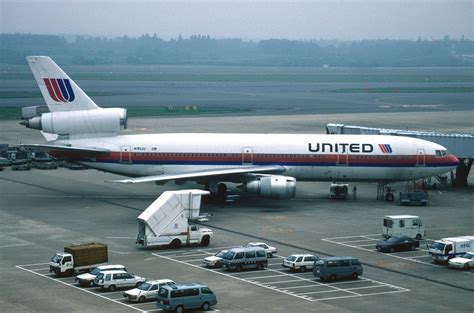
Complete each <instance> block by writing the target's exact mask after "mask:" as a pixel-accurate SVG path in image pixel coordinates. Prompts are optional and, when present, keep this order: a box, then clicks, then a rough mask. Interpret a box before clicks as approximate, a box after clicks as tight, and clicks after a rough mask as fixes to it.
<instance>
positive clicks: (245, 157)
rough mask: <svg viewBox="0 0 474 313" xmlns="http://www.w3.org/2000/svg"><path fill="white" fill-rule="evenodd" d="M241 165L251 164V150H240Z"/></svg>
mask: <svg viewBox="0 0 474 313" xmlns="http://www.w3.org/2000/svg"><path fill="white" fill-rule="evenodd" d="M242 164H246V165H249V164H253V151H252V148H249V147H244V148H242Z"/></svg>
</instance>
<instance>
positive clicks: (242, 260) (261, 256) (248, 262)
mask: <svg viewBox="0 0 474 313" xmlns="http://www.w3.org/2000/svg"><path fill="white" fill-rule="evenodd" d="M222 265H223V266H224V267H225V268H227V269H228V270H230V271H236V272H240V271H242V270H243V269H257V270H263V269H264V268H265V267H267V266H268V257H267V252H266V251H265V249H263V248H262V247H240V248H232V249H229V251H227V253H226V254H225V255H224V256H223V257H222Z"/></svg>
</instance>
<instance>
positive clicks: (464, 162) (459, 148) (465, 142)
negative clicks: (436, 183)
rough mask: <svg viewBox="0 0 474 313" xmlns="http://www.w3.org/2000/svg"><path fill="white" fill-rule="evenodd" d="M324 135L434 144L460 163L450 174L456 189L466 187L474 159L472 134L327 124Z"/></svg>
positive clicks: (473, 138)
mask: <svg viewBox="0 0 474 313" xmlns="http://www.w3.org/2000/svg"><path fill="white" fill-rule="evenodd" d="M326 133H327V134H346V135H351V134H352V135H392V136H406V137H414V138H419V139H424V140H428V141H431V142H435V143H437V144H440V145H442V146H444V147H446V148H447V149H448V150H449V151H450V152H451V153H453V154H454V155H455V156H457V157H458V159H459V161H460V163H459V166H458V167H457V169H456V173H455V174H453V173H452V177H451V179H452V183H453V185H454V186H457V187H465V186H467V177H468V176H469V172H470V170H471V167H472V160H473V158H474V135H472V134H442V133H436V132H430V131H415V130H400V129H386V128H374V127H364V126H351V125H344V124H336V123H330V124H327V125H326Z"/></svg>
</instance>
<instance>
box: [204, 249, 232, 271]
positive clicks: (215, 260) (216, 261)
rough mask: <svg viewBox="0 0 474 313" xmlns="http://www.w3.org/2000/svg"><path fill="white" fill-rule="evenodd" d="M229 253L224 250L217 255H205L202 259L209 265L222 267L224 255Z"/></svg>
mask: <svg viewBox="0 0 474 313" xmlns="http://www.w3.org/2000/svg"><path fill="white" fill-rule="evenodd" d="M226 253H227V250H222V251H220V252H218V253H216V254H215V255H211V256H208V257H205V258H204V259H203V260H202V261H203V262H204V265H206V266H208V267H221V266H222V263H221V261H222V257H223V256H224V254H226Z"/></svg>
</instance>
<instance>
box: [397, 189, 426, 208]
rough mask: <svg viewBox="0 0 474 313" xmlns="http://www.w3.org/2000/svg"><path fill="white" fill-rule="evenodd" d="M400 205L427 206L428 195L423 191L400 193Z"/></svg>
mask: <svg viewBox="0 0 474 313" xmlns="http://www.w3.org/2000/svg"><path fill="white" fill-rule="evenodd" d="M400 204H401V205H427V204H428V193H427V192H424V191H414V192H400Z"/></svg>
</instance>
